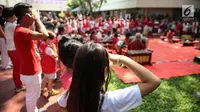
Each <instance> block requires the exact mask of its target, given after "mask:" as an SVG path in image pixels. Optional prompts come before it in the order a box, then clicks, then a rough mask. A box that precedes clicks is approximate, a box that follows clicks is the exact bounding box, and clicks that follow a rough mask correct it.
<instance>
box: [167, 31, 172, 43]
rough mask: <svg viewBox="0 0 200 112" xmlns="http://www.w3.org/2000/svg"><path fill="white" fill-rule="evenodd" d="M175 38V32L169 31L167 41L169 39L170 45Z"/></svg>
mask: <svg viewBox="0 0 200 112" xmlns="http://www.w3.org/2000/svg"><path fill="white" fill-rule="evenodd" d="M173 37H174V30H169V31H168V33H167V39H168V41H169V43H172V39H173Z"/></svg>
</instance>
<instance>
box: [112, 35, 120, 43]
mask: <svg viewBox="0 0 200 112" xmlns="http://www.w3.org/2000/svg"><path fill="white" fill-rule="evenodd" d="M118 40H119V39H118V34H117V33H115V34H114V37H113V38H112V44H113V45H114V46H115V45H116V43H117V42H118Z"/></svg>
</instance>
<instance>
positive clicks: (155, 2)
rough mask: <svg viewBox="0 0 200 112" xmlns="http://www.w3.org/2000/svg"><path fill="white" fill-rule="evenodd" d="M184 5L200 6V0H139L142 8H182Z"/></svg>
mask: <svg viewBox="0 0 200 112" xmlns="http://www.w3.org/2000/svg"><path fill="white" fill-rule="evenodd" d="M182 5H194V6H195V8H200V0H137V4H136V6H137V7H141V8H143V7H144V8H146V7H148V8H154V7H155V8H181V7H182Z"/></svg>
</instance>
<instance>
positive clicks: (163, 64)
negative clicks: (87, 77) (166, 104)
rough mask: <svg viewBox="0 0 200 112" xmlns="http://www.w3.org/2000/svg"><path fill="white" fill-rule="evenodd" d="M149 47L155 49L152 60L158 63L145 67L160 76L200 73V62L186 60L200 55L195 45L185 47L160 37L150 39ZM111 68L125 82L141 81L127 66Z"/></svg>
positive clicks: (167, 77)
mask: <svg viewBox="0 0 200 112" xmlns="http://www.w3.org/2000/svg"><path fill="white" fill-rule="evenodd" d="M148 48H149V49H151V50H153V55H152V62H155V63H156V64H153V65H152V66H145V67H146V68H147V69H149V70H150V71H151V72H153V73H154V74H155V75H156V76H158V77H159V78H166V79H169V78H171V77H178V76H185V75H190V74H195V73H200V65H199V64H195V63H193V62H189V61H184V60H192V59H193V58H194V57H195V56H197V55H200V50H196V49H195V47H183V46H182V45H181V44H179V43H172V44H170V43H168V42H165V41H162V40H160V39H150V40H149V46H148ZM111 68H112V69H113V70H114V72H115V73H116V74H117V76H118V77H119V79H121V80H122V81H123V82H124V83H131V82H138V81H140V80H139V79H138V78H137V76H135V75H134V73H132V72H130V71H129V70H128V69H126V68H120V67H118V66H112V67H111Z"/></svg>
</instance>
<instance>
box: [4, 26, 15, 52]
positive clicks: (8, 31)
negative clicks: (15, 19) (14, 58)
mask: <svg viewBox="0 0 200 112" xmlns="http://www.w3.org/2000/svg"><path fill="white" fill-rule="evenodd" d="M16 26H17V24H16V23H11V22H6V24H5V28H4V30H5V36H6V40H7V43H6V44H7V50H9V51H13V50H16V48H15V43H14V31H15V28H16Z"/></svg>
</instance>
